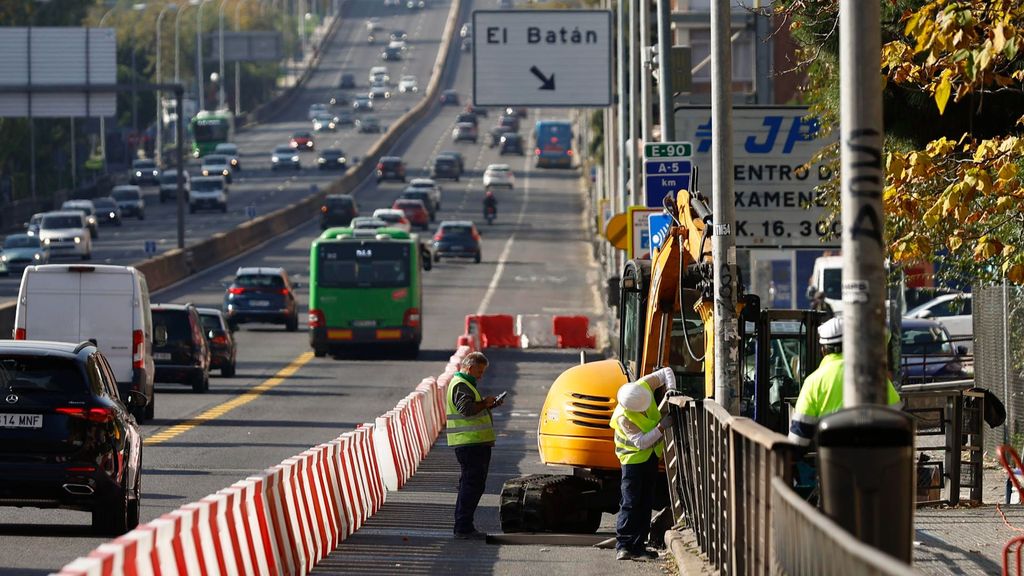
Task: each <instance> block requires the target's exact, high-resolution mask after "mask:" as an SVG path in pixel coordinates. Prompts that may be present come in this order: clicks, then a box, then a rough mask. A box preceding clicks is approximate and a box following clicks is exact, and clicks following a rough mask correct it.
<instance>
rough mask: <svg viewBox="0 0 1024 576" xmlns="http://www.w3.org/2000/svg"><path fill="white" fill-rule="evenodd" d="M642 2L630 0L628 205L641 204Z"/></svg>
mask: <svg viewBox="0 0 1024 576" xmlns="http://www.w3.org/2000/svg"><path fill="white" fill-rule="evenodd" d="M639 11H640V0H629V192H630V196H629V199H628V200H627V201H626V205H627V206H628V205H630V204H639V203H640V176H639V173H640V170H639V168H640V159H639V158H637V153H636V151H637V148H638V146H637V140H639V139H640V114H641V111H640V110H639V106H638V103H637V100H638V99H639V98H640V39H639V38H638V36H639V35H638V34H637V32H638V30H637V26H638V25H639V24H638V23H637V12H639Z"/></svg>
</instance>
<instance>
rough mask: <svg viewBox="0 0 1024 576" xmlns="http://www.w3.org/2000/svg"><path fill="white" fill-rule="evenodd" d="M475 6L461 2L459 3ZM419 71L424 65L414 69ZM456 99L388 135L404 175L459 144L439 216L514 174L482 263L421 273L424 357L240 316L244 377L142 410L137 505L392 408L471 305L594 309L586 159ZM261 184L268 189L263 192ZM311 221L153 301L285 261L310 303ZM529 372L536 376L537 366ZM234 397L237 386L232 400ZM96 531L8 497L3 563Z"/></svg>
mask: <svg viewBox="0 0 1024 576" xmlns="http://www.w3.org/2000/svg"><path fill="white" fill-rule="evenodd" d="M466 4H469V3H468V2H467V3H466ZM358 5H359V4H357V6H358ZM447 6H448V5H447V4H446V3H440V2H439V3H435V4H433V5H432V6H431V7H430V9H428V10H427V11H426V12H423V13H422V14H421V13H413V14H405V13H402V14H403V15H401V16H397V17H391V18H398V19H410V20H415V19H422V20H423V21H424V22H434V20H433V19H436V21H437V22H441V21H443V18H442V17H441V14H443V13H444V12H446V7H447ZM470 8H471V6H465V10H464V14H465V15H468V13H469V9H470ZM369 13H370V12H366V14H369ZM356 24H358V27H357V28H356V30H357V31H358V32H362V28H361V26H362V20H361V19H360V20H359V21H358V22H355V23H352V24H351V25H352V26H355V25H356ZM440 28H441V26H440V24H436V25H431V26H428V25H427V24H423V26H422V28H421V29H420V31H419V32H417V31H416V28H414V27H413V26H409V30H410V32H411V33H412V36H413V40H414V42H413V45H414V46H420V45H421V42H422V41H423V40H422V36H418V35H419V34H422V35H424V36H426V37H427V38H430V35H431V34H436V33H438V30H440ZM344 36H345V34H342V35H339V38H342V37H344ZM350 37H351V35H350ZM435 40H436V39H435ZM336 42H339V41H338V40H336ZM352 48H353V50H356V49H360V48H365V47H357V46H352ZM364 52H365V53H366V54H367V56H365V57H366V58H368V59H369V61H368V62H366V61H361V62H359V63H358V65H356V63H355V62H352V63H351V64H347V63H343V62H342V59H343V58H344V55H341V56H333V57H331V58H329V59H328V60H327V62H331V63H333V64H330V65H329V66H330V67H333V71H332V72H328V71H327V70H322V71H321V72H320V73H319V74H318V75H317V79H320V78H323V79H324V80H323V85H322V89H323V90H324V91H326V90H327V86H328V85H329V84H330V80H331V78H330V77H332V75H333V76H337V74H339V73H340V71H341V69H342V68H345V67H349V66H351V67H353V68H354V69H355V70H356V71H357V72H358V71H360V70H364V69H366V68H368V67H369V65H370V64H375V63H376V61H375V60H373V59H371V58H370V57H369V54H368V51H364ZM456 58H458V60H457V65H458V68H457V74H456V76H455V78H453V79H451V82H452V84H451V86H452V87H454V88H456V89H457V90H458V91H459V92H460V94H461V95H462V96H463V98H464V99H466V98H468V97H469V96H470V89H471V74H472V69H471V62H470V59H469V58H468V57H466V56H465V55H462V54H458V55H457V56H456ZM360 77H361V76H360ZM425 80H426V79H425V78H424V79H421V83H425ZM314 86H320V84H315V85H314ZM314 89H317V88H314ZM316 98H318V96H309V98H308V99H307V98H305V97H304V98H303V99H300V102H298V103H296V104H295V105H294V106H293V107H292V109H290V110H289V113H288V115H287V116H288V118H289V121H288V122H283V123H281V124H280V125H275V126H279V128H275V129H274V130H275V131H269V129H268V132H266V133H264V132H263V131H262V129H257V130H255V131H252V132H250V135H247V138H253V139H254V140H247V141H246V142H247V144H246V146H247V147H248V142H259V144H258V145H257V144H253V146H252V147H253V148H256V149H257V150H263V149H267V148H269V147H270V146H271V145H272V144H273V143H275V142H277V139H278V138H280V136H279V134H285V133H287V132H289V130H291V129H293V127H297V126H304V125H305V123H304V121H303V120H304V118H305V107H306V106H307V103H309V102H312V101H314V100H315V99H316ZM393 104H394V103H393ZM459 110H460V109H459V108H457V107H438V108H436V109H435V112H436V113H435V114H432V115H430V116H428V118H426V119H424V120H423V121H421V122H420V124H419V125H418V126H416V127H414V128H413V129H412V130H410V131H409V132H408V133H407V136H406V137H405V138H403V139H402V140H401V141H400V142H399V143H398V144H397V146H396V148H395V150H394V152H396V153H398V154H401V155H402V156H403V157H404V159H405V160H406V162H407V164H408V166H409V168H410V172H411V174H410V175H416V173H417V172H418V171H422V170H424V169H425V167H426V166H427V165H428V163H429V161H430V159H431V158H432V157H433V156H434V154H436V152H437V151H439V150H441V149H450V148H456V149H459V150H461V151H462V152H463V153H464V154H465V155H466V161H467V168H468V169H469V171H470V174H469V175H468V177H466V178H463V180H462V181H461V182H459V183H454V182H453V183H448V182H445V183H443V186H444V192H443V207H444V208H443V210H442V211H441V212H440V213H439V219H453V218H459V219H462V218H469V219H475V220H476V221H478V222H480V221H481V220H482V218H481V217H480V214H481V211H482V197H483V189H482V188H483V187H482V184H481V180H480V178H481V175H482V171H483V169H484V168H485V167H486V166H487V164H489V163H492V162H498V161H505V162H508V163H510V164H511V165H512V166H513V168H514V170H515V171H516V173H517V175H518V177H517V183H516V184H517V187H516V189H515V190H513V191H510V192H508V193H502V195H501V196H500V204H499V216H498V220H497V222H496V223H495V224H494V225H493V226H487V225H486V224H485V223H481V224H480V227H481V232H482V235H483V239H484V240H483V241H484V248H483V262H482V263H480V264H474V263H472V262H471V261H447V260H446V261H444V262H442V263H440V264H439V265H437V266H436V267H435V268H434V269H433V270H432V271H430V272H426V273H425V288H424V306H423V308H424V310H423V314H424V319H423V323H424V339H423V348H422V351H421V353H420V355H419V357H418V358H417V359H416V360H401V361H399V360H395V359H393V358H391V357H389V356H388V355H387V353H378V354H373V353H372V352H371V353H369V354H360V355H359V357H344V358H330V357H329V358H320V359H317V358H313V356H312V352H311V350H310V348H309V343H308V336H307V335H306V334H305V333H304V332H301V331H300V332H299V333H295V334H293V333H287V332H284V331H283V330H281V329H280V328H278V327H271V326H267V327H263V326H246V327H244V328H243V329H242V330H241V331H240V332H238V333H237V338H238V346H239V360H238V375H237V376H236V377H235V378H231V379H225V378H220V377H216V375H215V377H214V378H213V379H212V381H211V386H210V392H209V393H207V394H194V393H192V392H191V390H190V389H189V388H187V387H185V386H176V385H173V384H172V385H166V384H161V385H158V392H157V395H156V400H157V404H156V418H155V419H154V420H152V421H150V422H147V424H146V425H145V426H143V434H144V436H145V437H146V439H147V440H146V445H145V448H144V452H143V462H144V476H143V491H144V496H143V504H142V516H143V518H142V519H143V521H148V520H151V519H153V518H155V517H158V516H159V515H161V514H164V513H166V512H169V511H171V510H174V509H175V508H177V507H179V506H181V505H182V504H185V503H187V502H190V501H194V500H197V499H199V498H201V497H203V496H205V495H207V494H210V493H213V492H215V491H217V490H218V489H220V488H223V487H225V486H228V485H230V484H231V483H233V482H234V481H236V480H238V479H241V478H244V477H245V476H247V475H249V474H251V473H254V472H257V471H259V470H262V469H264V468H267V467H269V466H273V465H275V464H277V463H279V462H280V461H281V460H283V459H285V458H287V457H290V456H292V455H295V454H297V453H299V452H301V451H302V450H304V449H306V448H308V447H310V446H313V445H315V444H317V443H320V442H323V441H327V440H329V439H333V438H335V437H337V436H338V435H339V434H341V433H342V432H344V431H346V430H349V429H351V428H353V427H354V426H356V425H357V424H359V423H362V422H367V421H371V420H372V419H373V417H375V416H376V415H378V414H380V413H383V412H384V411H386V410H388V409H390V408H391V407H393V406H394V405H395V403H396V402H397V401H398V400H399V399H401V398H402V397H404V396H405V395H406V394H407V393H408V392H409V391H410V390H412V389H413V388H414V387H415V386H416V384H417V383H418V382H419V381H420V379H421V378H423V377H425V376H430V375H436V374H438V373H440V372H441V371H442V370H443V368H444V365H445V363H446V361H447V358H448V357H449V355H450V354H451V352H452V350H453V349H454V344H455V340H456V337H457V336H458V335H459V334H461V333H462V331H463V330H462V328H463V318H464V317H465V315H466V314H473V313H485V312H486V313H510V314H516V313H559V314H570V313H584V314H594V313H597V312H598V311H599V310H600V308H601V303H600V300H599V296H598V293H597V284H598V283H597V280H596V279H597V272H598V271H597V268H596V266H595V265H594V263H593V261H592V259H591V256H590V255H591V249H590V245H589V242H588V241H587V236H586V233H585V225H584V224H585V223H584V221H583V212H584V210H583V204H582V202H583V200H582V194H581V193H580V189H579V173H578V171H576V170H571V171H558V170H544V171H542V170H537V169H535V168H533V167H532V166H531V162H530V161H529V158H528V157H505V158H499V157H498V155H497V152H496V150H494V149H489V148H487V147H485V146H483V145H479V146H477V145H472V144H460V145H457V146H456V145H453V144H451V139H450V131H451V127H452V124H453V121H454V118H455V115H456V114H457V113H458V111H459ZM541 116H544V117H565V116H566V113H565V112H563V111H553V112H542V111H533V112H531V117H530V118H529V119H528V121H527V122H524V124H523V125H524V129H523V133H524V135H528V133H529V128H528V127H529V126H530V125H532V122H533V121H534V120H536V119H537V118H539V117H541ZM482 120H483V122H482V124H481V126H482V127H487V126H489V125H490V124H492V123H494V122H495V121H496V115H495V114H494V113H493V111H492V114H491V116H490V117H489V118H485V119H482ZM349 147H350V148H351V146H349ZM262 158H263V155H262V153H257V152H248V153H247V154H246V157H245V158H243V161H244V162H246V163H247V166H246V168H248V169H250V170H251V168H249V166H251V165H252V164H253V163H256V165H257V166H258V163H259V162H260V161H261V159H262ZM250 174H251V173H250V172H248V170H247V171H246V172H245V177H246V178H250V177H251V176H250ZM303 178H308V176H303ZM254 179H255V178H254ZM266 180H267V181H271V179H266ZM309 181H314V180H309ZM302 182H303V183H306V182H307V181H305V180H303V181H302ZM401 188H402V187H401V185H398V184H388V183H385V184H382V185H380V186H378V185H377V184H376V183H375V181H374V180H373V179H369V180H367V181H365V182H363V183H362V184H361V185H360V187H359V188H358V190H357V191H356V196H357V199H358V201H359V203H360V206H361V209H362V211H363V212H367V211H372V209H374V208H378V207H383V206H389V205H390V204H391V202H392V201H393V199H394V198H396V197H397V196H398V195H399V194H400V192H401ZM287 190H291V189H290V188H287ZM290 193H291V194H292V197H293V198H294V197H298V196H299V195H300V193H299V192H298V191H294V192H290ZM266 194H267V195H268V198H272V197H273V196H272V195H271V193H270V192H266ZM282 195H283V193H280V192H279V193H278V198H277V199H275V201H276V202H281V198H280V196H282ZM278 205H280V204H278ZM232 212H233V213H234V212H237V210H233V211H232ZM213 218H217V217H216V216H212V217H211V220H212V219H213ZM153 221H154V222H153V224H154V225H155V224H159V219H158V218H154V219H153ZM146 223H147V224H148V223H150V220H147V221H146ZM171 224H173V223H171ZM107 230H108V229H105V230H104V232H106V231H107ZM318 233H319V230H318V228H317V226H316V224H315V222H313V221H310V223H309V224H308V225H305V226H301V227H299V228H296V229H295V230H293V231H291V232H290V233H288V234H286V235H284V236H282V237H279V238H276V239H274V240H273V241H271V242H268V243H267V244H265V245H264V246H262V247H260V248H258V249H256V250H254V251H252V252H250V253H248V254H245V255H243V256H241V257H239V258H237V259H236V260H234V261H231V262H227V263H224V264H222V265H220V266H217V267H214V268H211V269H209V270H206V271H204V272H202V273H200V274H198V275H196V276H194V277H192V278H189V279H188V280H187V281H185V282H183V283H181V284H180V285H176V286H172V287H170V288H168V289H165V290H162V291H160V292H158V293H156V294H154V295H153V301H154V302H193V303H195V304H197V305H204V306H219V305H220V303H221V299H222V295H223V290H224V288H223V283H224V282H227V281H229V280H230V279H231V278H232V277H233V274H234V271H235V270H236V269H237V267H238V266H241V265H262V266H283V267H285V268H286V269H287V270H288V271H289V272H290V273H291V274H292V275H293V277H295V278H297V279H298V280H299V281H300V282H302V284H303V287H302V288H300V289H299V290H297V296H298V298H299V300H300V303H301V305H302V310H303V312H304V311H305V309H306V303H307V297H308V292H307V290H306V288H305V287H306V286H307V285H308V276H307V274H308V267H309V263H308V253H309V245H310V242H311V241H312V239H313V238H315V237H316V235H317V234H318ZM494 370H498V371H502V372H503V373H504V375H505V376H504V379H505V380H506V381H508V382H510V383H511V386H513V388H512V393H513V396H514V395H515V388H514V385H515V382H516V378H515V375H516V367H515V366H511V365H507V366H496V367H494ZM534 376H535V380H534V381H536V376H537V375H534ZM275 377H276V378H277V379H275V380H274V382H278V383H277V384H276V385H274V386H272V387H269V388H268V389H266V390H265V391H263V392H262V393H258V394H257V393H255V392H252V390H253V388H254V387H256V386H258V385H260V384H263V383H265V382H267V381H268V380H270V379H274V378H275ZM240 398H242V399H243V400H242V401H239V399H240ZM229 402H230V403H232V404H231V406H233V408H231V409H230V410H227V411H225V410H224V405H225V404H226V403H229ZM172 427H173V428H172ZM453 489H454V488H453ZM103 541H104V539H103V538H100V537H96V536H94V535H93V534H92V533H91V531H90V528H89V515H88V514H87V513H79V512H69V511H47V510H36V509H15V508H4V509H0V575H2V574H19V575H26V574H45V573H48V572H50V571H52V570H55V569H58V568H59V567H60V566H62V565H64V564H65V563H66V562H68V561H71V560H73V559H74V558H76V557H78V556H80V555H84V554H87V553H88V552H89V551H90V550H92V549H93V548H95V547H96V546H97V545H99V544H101V543H102V542H103ZM382 568H383V565H382Z"/></svg>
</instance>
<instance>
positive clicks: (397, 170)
mask: <svg viewBox="0 0 1024 576" xmlns="http://www.w3.org/2000/svg"><path fill="white" fill-rule="evenodd" d="M382 180H396V181H398V182H405V163H404V162H402V159H401V158H399V157H398V156H381V158H380V162H378V163H377V183H380V182H381V181H382Z"/></svg>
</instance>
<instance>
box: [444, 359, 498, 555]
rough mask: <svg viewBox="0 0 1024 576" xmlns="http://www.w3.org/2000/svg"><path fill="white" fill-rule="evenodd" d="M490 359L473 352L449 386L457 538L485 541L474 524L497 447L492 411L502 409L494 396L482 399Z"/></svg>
mask: <svg viewBox="0 0 1024 576" xmlns="http://www.w3.org/2000/svg"><path fill="white" fill-rule="evenodd" d="M487 364H488V361H487V357H486V356H484V355H483V354H482V353H480V352H470V353H469V354H467V355H466V357H465V358H463V359H462V363H461V364H460V368H461V369H460V371H458V372H456V373H455V376H453V377H452V381H451V382H450V383H449V384H448V394H447V397H448V400H447V410H446V412H447V414H448V425H447V432H448V446H450V447H452V448H454V449H455V458H456V459H457V460H458V461H459V468H460V470H461V472H460V475H459V496H458V499H457V500H456V501H455V528H454V532H455V537H456V538H459V539H483V538H485V537H486V536H487V535H486V534H484V533H483V532H479V531H477V529H476V526H475V525H474V524H473V515H474V514H475V513H476V508H477V505H478V504H479V503H480V497H481V496H483V493H484V487H485V486H486V484H487V471H488V469H489V468H490V466H491V448H492V447H493V446H494V437H495V436H494V425H493V423H492V422H491V409H492V408H494V407H496V406H501V401H499V400H498V399H497V398H496V397H494V396H487V397H486V398H485V397H482V396H480V391H479V387H480V379H481V378H483V376H484V372H486V371H487Z"/></svg>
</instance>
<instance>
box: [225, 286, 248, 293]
mask: <svg viewBox="0 0 1024 576" xmlns="http://www.w3.org/2000/svg"><path fill="white" fill-rule="evenodd" d="M228 294H245V288H239V287H237V286H236V287H234V288H228Z"/></svg>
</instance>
